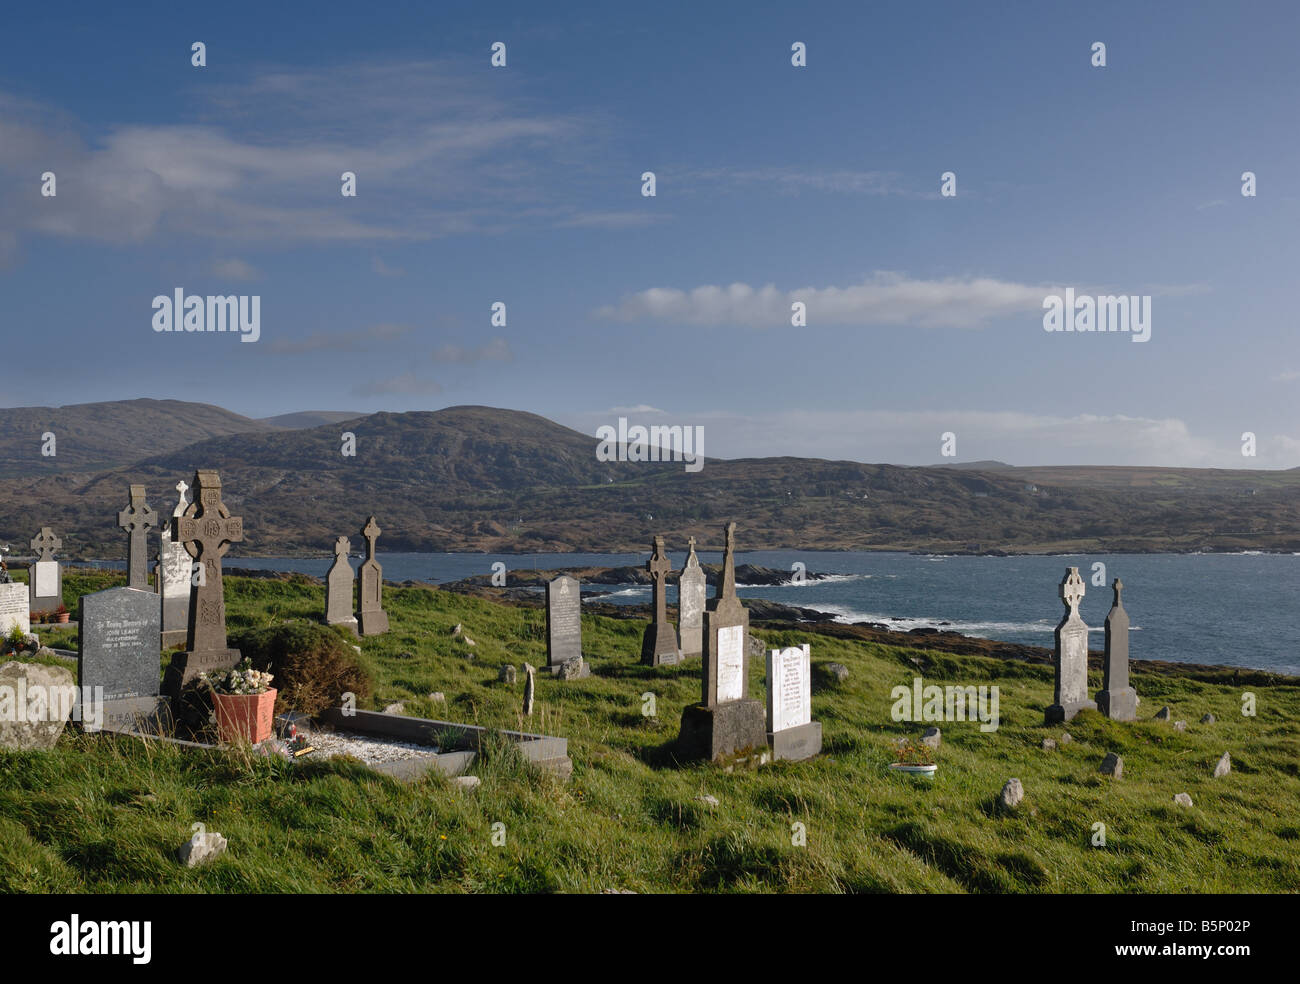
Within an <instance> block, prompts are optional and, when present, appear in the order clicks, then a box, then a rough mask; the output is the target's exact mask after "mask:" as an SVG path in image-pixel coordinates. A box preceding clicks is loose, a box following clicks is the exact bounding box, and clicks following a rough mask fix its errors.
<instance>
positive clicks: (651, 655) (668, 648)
mask: <svg viewBox="0 0 1300 984" xmlns="http://www.w3.org/2000/svg"><path fill="white" fill-rule="evenodd" d="M645 569H646V570H647V571H649V572H650V585H651V594H652V596H653V599H654V605H653V609H654V611H653V615H652V621H651V622H650V624H649V625H647V626H646V628H645V634H644V635H643V636H642V637H641V662H642V663H643V664H644V665H645V666H671V665H672V664H674V663H677V662H679V661H680V660H681V657H682V653H681V650H680V649H679V648H678V646H677V630H676V629H674V628H673V623H672V622H670V621H668V575H669V574H671V573H672V571H673V565H672V563H671V562H669V560H668V557H667V555H665V554H664V538H663V537H662V536H656V537H655V540H654V552H653V553H652V554H651V555H650V559H649V560H648V561H646V565H645Z"/></svg>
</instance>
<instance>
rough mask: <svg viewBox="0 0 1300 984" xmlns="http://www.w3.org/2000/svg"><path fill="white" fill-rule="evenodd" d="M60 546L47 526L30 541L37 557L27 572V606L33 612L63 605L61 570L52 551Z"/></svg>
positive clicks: (59, 541) (60, 542)
mask: <svg viewBox="0 0 1300 984" xmlns="http://www.w3.org/2000/svg"><path fill="white" fill-rule="evenodd" d="M62 546H63V541H62V540H60V539H59V538H58V537H57V536H55V535H54V534H53V533H51V532H50V528H49V527H48V526H42V527H41V531H40V533H38V534H37V535H36V537H35V538H34V539H33V540H32V549H33V550H35V551H36V552H37V557H36V560H35V561H33V562H32V566H31V567H30V568H29V570H28V572H27V587H28V604H29V606H30V608H31V610H32V611H34V612H41V611H50V610H52V609H55V608H58V607H59V606H60V605H62V604H63V569H62V568H61V567H60V566H59V562H58V561H57V560H55V559H54V551H56V550H58V549H60V548H61V547H62Z"/></svg>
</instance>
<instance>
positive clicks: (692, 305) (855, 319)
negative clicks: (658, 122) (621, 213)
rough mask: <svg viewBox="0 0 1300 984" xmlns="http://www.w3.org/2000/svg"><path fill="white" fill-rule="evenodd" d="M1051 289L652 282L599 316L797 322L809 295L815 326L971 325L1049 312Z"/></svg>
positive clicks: (945, 283)
mask: <svg viewBox="0 0 1300 984" xmlns="http://www.w3.org/2000/svg"><path fill="white" fill-rule="evenodd" d="M1055 289H1056V288H1052V287H1043V286H1035V285H1031V284H1017V283H1009V282H1007V281H1003V280H996V279H993V278H990V277H966V278H957V277H949V278H945V279H942V280H916V279H912V278H910V277H907V276H906V275H904V274H900V273H891V272H886V271H878V272H876V273H875V274H873V275H872V276H870V277H868V278H867V279H865V280H864V281H863V282H862V283H861V284H856V285H853V286H849V287H803V288H799V289H797V290H778V289H777V288H776V287H775V286H774V285H772V284H767V285H765V286H763V287H751V286H750V285H749V284H742V283H736V284H731V285H729V286H726V287H718V286H713V285H706V286H703V287H695V288H693V289H691V290H689V291H684V290H679V289H677V288H675V287H651V288H650V289H649V290H643V291H640V292H638V293H636V294H632V295H631V296H629V297H625V298H624V299H623V300H622V301H620V302H619V303H618V304H614V305H607V306H605V307H602V308H600V309H598V310H597V311H596V312H595V313H596V316H597V317H601V318H610V319H614V320H617V321H640V320H663V321H677V322H681V323H683V324H691V325H724V324H739V325H752V326H756V327H757V326H780V325H789V324H790V313H791V311H790V306H791V304H792V303H793V302H794V301H803V302H804V303H805V304H806V305H807V308H808V325H809V327H815V326H817V325H818V324H834V325H843V324H857V325H866V324H894V325H901V324H915V325H921V326H931V325H957V326H970V325H976V324H980V323H982V322H984V321H986V320H988V319H990V318H995V317H999V316H1002V315H1008V314H1015V313H1021V312H1025V311H1036V312H1040V313H1041V311H1042V310H1043V297H1044V296H1045V295H1046V294H1048V293H1050V292H1052V291H1053V290H1055Z"/></svg>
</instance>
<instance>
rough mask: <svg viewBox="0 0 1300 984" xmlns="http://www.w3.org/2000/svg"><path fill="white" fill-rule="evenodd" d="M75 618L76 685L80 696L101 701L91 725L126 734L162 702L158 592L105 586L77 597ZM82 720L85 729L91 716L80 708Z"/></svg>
mask: <svg viewBox="0 0 1300 984" xmlns="http://www.w3.org/2000/svg"><path fill="white" fill-rule="evenodd" d="M77 620H78V622H79V623H80V624H79V627H78V639H79V641H80V646H79V653H78V657H77V678H78V679H77V682H78V684H79V685H80V686H81V688H82V691H81V692H82V694H83V695H86V696H90V695H91V694H94V697H95V699H96V700H101V699H102V700H103V704H102V705H100V706H101V715H100V716H99V717H98V719H97V720H96V721H95V724H96V725H97V726H98V727H99V728H101V729H103V730H106V731H131V730H135V727H136V723H137V720H138V719H140V718H153V717H155V716H156V715H157V714H158V713H159V712H160V711H161V710H162V708H163V707H164V705H165V701H166V698H162V697H159V696H158V668H159V666H160V660H161V655H162V649H161V646H160V644H159V643H160V640H161V637H162V628H161V624H160V623H161V620H162V610H161V608H160V606H159V604H158V594H157V593H156V592H154V591H146V590H144V589H142V588H109V589H108V590H106V591H96V592H94V593H93V594H87V595H82V596H81V611H80V613H79V614H78V619H77ZM99 688H102V693H99V692H97V690H98V689H99ZM83 721H84V722H85V724H86V726H87V727H88V728H89V727H90V722H91V718H90V717H89V715H87V714H86V712H85V711H84V710H83Z"/></svg>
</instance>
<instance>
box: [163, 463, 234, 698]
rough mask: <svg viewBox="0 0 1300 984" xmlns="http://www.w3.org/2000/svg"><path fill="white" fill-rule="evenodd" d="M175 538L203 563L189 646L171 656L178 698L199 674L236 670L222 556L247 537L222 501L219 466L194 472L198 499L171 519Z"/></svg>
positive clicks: (168, 685) (167, 685)
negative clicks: (229, 635)
mask: <svg viewBox="0 0 1300 984" xmlns="http://www.w3.org/2000/svg"><path fill="white" fill-rule="evenodd" d="M172 538H173V539H174V540H176V541H177V542H178V543H181V544H183V545H184V547H185V550H186V552H187V553H189V555H190V556H191V557H193V558H194V559H195V560H196V561H198V563H199V567H200V570H199V572H198V573H199V578H198V582H199V583H198V584H196V585H195V586H194V590H193V592H192V593H191V595H190V613H189V625H188V627H187V629H186V640H185V651H184V652H180V653H177V654H176V655H175V656H173V657H172V661H171V664H170V665H169V666H168V667H167V677H166V679H165V680H164V681H163V691H164V692H165V693H166V694H167V695H168V696H169V697H177V696H179V695H180V694H181V691H182V690H183V689H184V688H185V687H187V686H188V685H189V684H191V683H192V682H193V681H194V680H195V679H196V678H197V677H198V675H199V674H200V673H205V672H209V671H212V670H219V669H232V668H234V667H235V666H236V665H237V664H238V663H239V650H238V649H230V648H228V647H227V646H226V596H225V586H224V585H223V583H222V578H221V558H222V557H224V556H225V555H226V552H227V551H228V550H229V549H230V545H231V544H232V543H239V542H240V541H241V540H243V539H244V521H243V519H242V518H241V517H239V516H232V515H230V510H229V509H227V508H226V505H225V503H223V502H222V501H221V478H220V476H219V475H218V474H217V472H216V471H214V470H200V471H197V472H195V473H194V501H193V502H191V503H190V504H189V506H188V507H187V508H186V510H185V514H184V515H183V516H180V517H176V518H174V519H173V520H172Z"/></svg>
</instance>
